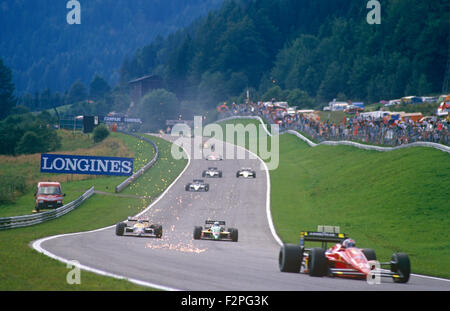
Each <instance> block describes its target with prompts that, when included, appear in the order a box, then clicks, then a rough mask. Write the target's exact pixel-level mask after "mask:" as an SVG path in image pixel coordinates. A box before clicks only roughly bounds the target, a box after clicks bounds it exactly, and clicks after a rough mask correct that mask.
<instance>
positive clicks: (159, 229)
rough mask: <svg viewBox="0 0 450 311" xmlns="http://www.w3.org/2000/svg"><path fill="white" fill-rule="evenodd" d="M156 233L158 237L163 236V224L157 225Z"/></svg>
mask: <svg viewBox="0 0 450 311" xmlns="http://www.w3.org/2000/svg"><path fill="white" fill-rule="evenodd" d="M154 230H155V231H154V232H155V235H156V237H157V238H158V239H161V238H162V234H163V228H162V225H155V229H154Z"/></svg>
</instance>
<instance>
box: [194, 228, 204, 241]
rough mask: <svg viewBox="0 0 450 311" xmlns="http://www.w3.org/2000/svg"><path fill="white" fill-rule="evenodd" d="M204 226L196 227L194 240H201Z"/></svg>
mask: <svg viewBox="0 0 450 311" xmlns="http://www.w3.org/2000/svg"><path fill="white" fill-rule="evenodd" d="M202 230H203V228H202V227H195V228H194V240H200V238H201V237H202Z"/></svg>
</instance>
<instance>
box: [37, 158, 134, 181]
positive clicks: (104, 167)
mask: <svg viewBox="0 0 450 311" xmlns="http://www.w3.org/2000/svg"><path fill="white" fill-rule="evenodd" d="M133 164H134V162H133V159H131V158H115V157H93V156H78V155H65V154H41V173H56V174H84V175H109V176H130V175H132V174H133Z"/></svg>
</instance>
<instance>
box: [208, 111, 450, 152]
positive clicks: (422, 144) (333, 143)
mask: <svg viewBox="0 0 450 311" xmlns="http://www.w3.org/2000/svg"><path fill="white" fill-rule="evenodd" d="M233 119H255V120H259V122H261V124H263V125H264V128H265V129H266V125H265V124H264V122H263V120H262V119H261V117H259V116H232V117H228V118H224V119H220V120H217V121H216V122H223V121H228V120H233ZM266 132H267V133H269V131H268V130H267V129H266ZM283 133H288V134H291V135H295V136H297V137H298V138H300V139H301V140H303V141H304V142H306V143H307V144H308V145H309V146H310V147H316V146H319V145H329V146H338V145H345V146H353V147H356V148H360V149H365V150H376V151H382V152H386V151H394V150H398V149H403V148H410V147H428V148H434V149H437V150H441V151H443V152H447V153H450V147H448V146H444V145H441V144H437V143H432V142H415V143H410V144H404V145H400V146H396V147H380V146H374V145H364V144H360V143H355V142H353V141H347V140H343V141H323V142H321V143H319V144H316V143H313V142H312V141H311V140H309V139H308V138H306V137H305V136H303V135H302V134H300V133H299V132H297V131H294V130H287V131H283V132H282V133H281V132H280V134H283ZM269 136H272V135H271V134H269Z"/></svg>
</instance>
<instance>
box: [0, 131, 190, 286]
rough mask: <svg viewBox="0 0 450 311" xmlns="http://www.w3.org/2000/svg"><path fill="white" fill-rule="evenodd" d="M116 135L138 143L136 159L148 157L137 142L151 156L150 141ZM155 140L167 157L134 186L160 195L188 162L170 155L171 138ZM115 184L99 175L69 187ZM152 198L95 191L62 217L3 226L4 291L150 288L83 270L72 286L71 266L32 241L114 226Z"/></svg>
mask: <svg viewBox="0 0 450 311" xmlns="http://www.w3.org/2000/svg"><path fill="white" fill-rule="evenodd" d="M115 135H117V137H118V138H120V139H121V140H123V141H124V142H125V144H128V145H129V146H133V144H134V146H135V147H136V148H135V149H133V148H131V150H132V151H133V153H134V154H135V157H136V156H137V157H136V158H135V161H136V160H137V161H138V162H139V161H140V160H142V161H144V159H141V156H139V154H140V153H139V150H138V149H137V148H139V147H138V146H141V147H142V148H144V149H146V150H147V151H146V152H145V153H144V155H143V156H142V157H143V158H146V159H148V157H149V156H151V154H152V151H151V150H152V149H153V148H152V147H151V146H150V145H148V144H147V146H149V147H148V148H150V149H151V150H150V149H147V148H146V147H145V146H144V145H143V144H141V143H140V142H139V141H137V140H135V139H134V138H132V137H129V136H125V135H123V136H122V135H120V134H115ZM152 139H153V140H154V141H155V142H156V143H157V144H158V145H159V149H160V152H161V154H162V155H163V156H161V157H160V159H159V161H158V164H157V165H155V167H153V168H151V169H150V170H148V171H147V172H146V173H145V174H144V175H143V176H141V178H145V181H146V182H145V183H144V182H143V183H142V185H141V186H140V187H136V188H134V189H133V190H132V193H134V194H137V195H145V194H146V192H145V191H144V189H146V188H148V189H153V190H152V197H156V196H157V195H158V194H160V193H161V192H162V191H163V189H164V186H165V185H168V184H170V183H171V182H172V181H173V180H174V179H175V178H176V176H178V174H179V173H181V171H182V169H183V168H184V167H185V165H186V161H184V160H181V161H175V160H173V159H172V158H171V157H170V148H171V145H170V143H168V142H165V141H164V140H161V139H159V138H154V137H152ZM133 140H134V141H133ZM145 154H146V155H145ZM150 159H151V158H150ZM144 162H145V161H144ZM135 166H136V165H135ZM122 179H123V178H122ZM140 180H141V179H140ZM85 183H86V184H85ZM116 183H117V180H116V178H96V179H92V180H83V181H76V182H73V183H70V185H69V184H67V185H66V186H67V187H72V186H73V187H80V188H82V189H84V188H85V187H86V185H89V186H91V185H95V187H96V189H98V188H101V189H104V190H107V191H110V190H111V189H112V188H113V187H114V186H115V185H116ZM86 189H87V188H86ZM129 191H131V190H129ZM149 203H150V200H148V199H133V198H122V197H116V196H109V195H98V194H95V195H94V196H93V197H92V198H90V199H89V200H87V201H86V202H85V203H84V204H83V205H82V206H80V207H79V208H77V209H76V210H74V211H72V212H71V213H69V214H67V215H65V216H64V217H61V218H58V219H55V220H52V221H49V222H47V223H43V224H40V225H36V226H32V227H27V228H21V229H13V230H8V231H0V246H1V247H0V261H1V262H2V263H3V264H2V265H0V290H83V291H87V290H108V291H111V290H112V291H114V290H147V288H144V287H140V286H137V285H134V284H132V283H129V282H127V281H123V280H116V279H113V278H108V277H102V276H99V275H96V274H93V273H89V272H84V271H83V272H82V273H81V285H68V284H67V282H66V275H67V273H68V272H69V269H67V268H66V266H65V265H64V264H62V263H60V262H58V261H55V260H53V259H50V258H48V257H46V256H43V255H41V254H38V253H37V252H36V251H34V250H33V249H32V248H30V247H29V243H30V242H31V241H33V240H36V239H39V238H43V237H47V236H52V235H57V234H65V233H72V232H80V231H88V230H93V229H98V228H102V227H105V226H108V225H113V224H114V223H116V222H117V221H120V220H122V219H125V218H126V217H128V216H130V215H134V214H136V213H138V212H140V211H142V209H144V208H145V207H147V206H148V205H149Z"/></svg>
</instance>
